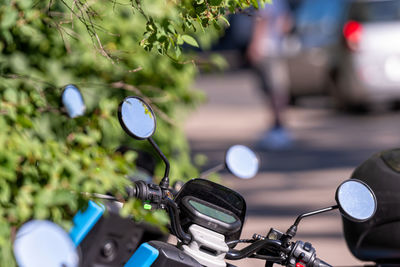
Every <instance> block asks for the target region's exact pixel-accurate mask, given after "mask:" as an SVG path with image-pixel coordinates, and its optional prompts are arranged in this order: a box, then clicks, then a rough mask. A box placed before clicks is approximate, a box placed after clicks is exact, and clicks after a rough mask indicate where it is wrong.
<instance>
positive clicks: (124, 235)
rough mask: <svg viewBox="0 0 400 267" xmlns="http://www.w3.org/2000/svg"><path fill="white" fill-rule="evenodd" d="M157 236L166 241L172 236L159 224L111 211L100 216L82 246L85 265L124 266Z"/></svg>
mask: <svg viewBox="0 0 400 267" xmlns="http://www.w3.org/2000/svg"><path fill="white" fill-rule="evenodd" d="M155 239H157V240H162V241H166V240H167V239H168V235H166V234H165V233H163V232H161V230H160V229H158V228H157V227H154V226H151V225H149V224H146V223H136V222H134V221H133V220H132V219H130V218H122V217H121V216H119V214H118V213H114V212H109V213H108V214H105V215H103V217H101V218H100V220H99V221H98V222H97V223H96V225H95V226H94V227H93V229H92V230H91V231H90V232H89V233H88V235H87V236H86V237H85V239H84V240H82V242H81V244H80V245H79V250H80V251H79V252H80V253H81V258H82V265H81V266H82V267H104V266H108V267H120V266H124V264H125V263H126V262H127V261H128V260H129V259H130V257H131V256H132V254H133V253H134V251H135V250H136V249H137V248H138V246H139V245H141V244H142V243H145V242H148V241H150V240H155Z"/></svg>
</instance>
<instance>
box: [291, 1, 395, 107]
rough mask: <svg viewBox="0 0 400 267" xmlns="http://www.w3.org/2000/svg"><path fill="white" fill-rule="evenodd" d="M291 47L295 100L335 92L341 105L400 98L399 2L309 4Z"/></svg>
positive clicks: (299, 18)
mask: <svg viewBox="0 0 400 267" xmlns="http://www.w3.org/2000/svg"><path fill="white" fill-rule="evenodd" d="M289 40H290V39H289ZM293 40H294V41H293ZM288 44H289V45H288V66H289V77H290V82H291V94H292V95H293V96H294V97H298V96H301V95H306V94H315V93H332V95H333V96H334V97H335V99H336V100H337V101H336V102H337V103H338V104H339V105H340V106H342V107H359V106H361V105H368V104H375V103H381V102H392V101H399V100H400V1H399V0H329V1H320V0H306V1H304V2H303V4H302V5H301V6H300V8H299V10H298V13H297V16H296V34H295V35H294V37H293V36H292V41H290V42H288ZM332 85H334V86H332ZM328 89H330V90H329V92H328Z"/></svg>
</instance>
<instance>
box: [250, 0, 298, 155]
mask: <svg viewBox="0 0 400 267" xmlns="http://www.w3.org/2000/svg"><path fill="white" fill-rule="evenodd" d="M255 17H256V19H255V22H254V26H253V35H252V38H251V40H250V44H249V46H248V49H247V57H248V59H249V62H250V65H251V67H252V69H253V70H254V72H255V73H256V75H257V77H258V78H259V81H260V87H261V89H262V91H263V92H264V93H265V94H266V98H265V99H266V101H267V102H269V103H267V104H269V106H270V107H271V111H272V115H273V124H272V126H271V128H270V129H269V130H268V131H267V132H266V133H264V134H263V136H262V138H261V139H260V140H259V146H260V148H264V149H282V148H287V147H289V146H290V145H291V144H292V137H291V135H290V133H289V132H288V130H287V129H286V128H285V125H284V122H283V120H284V118H283V117H284V114H283V113H284V111H285V109H286V106H287V103H288V87H289V81H288V74H287V67H286V64H285V62H284V59H283V39H284V37H285V35H286V34H287V33H288V32H289V31H290V29H291V27H292V19H291V15H290V8H289V5H288V2H286V0H275V1H273V3H272V4H268V5H266V6H265V8H264V9H261V10H258V11H257V12H256V15H255Z"/></svg>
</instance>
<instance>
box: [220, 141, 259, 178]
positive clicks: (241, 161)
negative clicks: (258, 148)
mask: <svg viewBox="0 0 400 267" xmlns="http://www.w3.org/2000/svg"><path fill="white" fill-rule="evenodd" d="M225 165H226V167H227V168H228V170H229V171H230V172H231V173H232V174H233V175H235V176H237V177H239V178H243V179H249V178H252V177H254V176H255V175H256V174H257V172H258V165H259V161H258V158H257V156H256V154H255V153H254V152H253V151H252V150H251V149H250V148H248V147H247V146H243V145H234V146H231V147H230V148H229V149H228V150H227V152H226V155H225Z"/></svg>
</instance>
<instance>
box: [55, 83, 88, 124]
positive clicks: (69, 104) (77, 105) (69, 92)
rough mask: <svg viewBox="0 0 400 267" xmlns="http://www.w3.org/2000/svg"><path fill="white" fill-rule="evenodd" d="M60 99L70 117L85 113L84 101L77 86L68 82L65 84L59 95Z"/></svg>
mask: <svg viewBox="0 0 400 267" xmlns="http://www.w3.org/2000/svg"><path fill="white" fill-rule="evenodd" d="M61 101H62V103H63V105H64V107H65V109H66V110H67V113H68V116H69V117H70V118H76V117H79V116H82V115H83V114H84V113H85V109H86V106H85V102H84V101H83V97H82V94H81V92H80V91H79V89H78V87H76V86H75V85H72V84H69V85H67V86H65V88H64V91H63V92H62V95H61Z"/></svg>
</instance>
